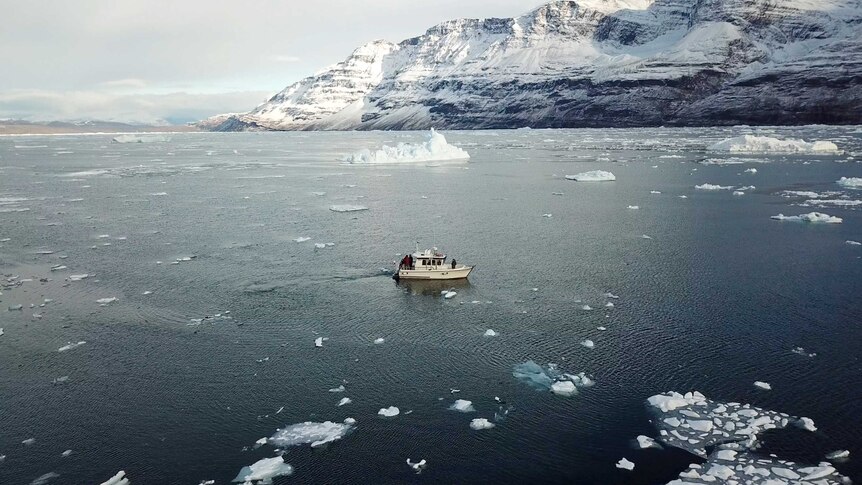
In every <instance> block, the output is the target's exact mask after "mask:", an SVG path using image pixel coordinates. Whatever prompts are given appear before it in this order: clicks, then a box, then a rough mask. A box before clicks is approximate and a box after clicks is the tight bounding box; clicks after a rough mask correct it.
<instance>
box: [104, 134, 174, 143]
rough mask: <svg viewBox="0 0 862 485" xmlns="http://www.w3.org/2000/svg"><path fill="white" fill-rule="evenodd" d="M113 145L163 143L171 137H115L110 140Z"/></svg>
mask: <svg viewBox="0 0 862 485" xmlns="http://www.w3.org/2000/svg"><path fill="white" fill-rule="evenodd" d="M111 141H113V142H114V143H165V142H169V141H171V137H169V136H165V135H117V136H115V137H114V138H112V139H111Z"/></svg>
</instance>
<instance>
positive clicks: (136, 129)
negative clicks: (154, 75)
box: [0, 122, 202, 136]
mask: <svg viewBox="0 0 862 485" xmlns="http://www.w3.org/2000/svg"><path fill="white" fill-rule="evenodd" d="M200 131H202V130H201V129H200V128H198V127H196V126H137V125H119V124H118V125H115V126H110V125H108V126H105V125H102V126H99V125H95V126H94V125H81V126H78V125H73V124H71V123H70V124H65V123H64V124H60V125H57V126H54V125H50V124H40V123H2V122H0V136H37V135H119V134H124V133H189V132H200Z"/></svg>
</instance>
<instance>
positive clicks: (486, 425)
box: [470, 418, 496, 431]
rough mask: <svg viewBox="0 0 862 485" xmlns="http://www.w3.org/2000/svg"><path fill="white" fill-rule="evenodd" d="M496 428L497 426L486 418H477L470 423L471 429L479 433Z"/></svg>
mask: <svg viewBox="0 0 862 485" xmlns="http://www.w3.org/2000/svg"><path fill="white" fill-rule="evenodd" d="M494 426H496V425H495V424H494V423H492V422H490V421H488V420H487V419H485V418H476V419H474V420H472V421H470V428H471V429H474V430H476V431H479V430H482V429H491V428H493V427H494Z"/></svg>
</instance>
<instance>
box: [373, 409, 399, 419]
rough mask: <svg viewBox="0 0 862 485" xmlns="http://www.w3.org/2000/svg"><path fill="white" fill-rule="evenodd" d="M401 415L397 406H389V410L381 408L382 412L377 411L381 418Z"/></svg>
mask: <svg viewBox="0 0 862 485" xmlns="http://www.w3.org/2000/svg"><path fill="white" fill-rule="evenodd" d="M400 413H401V410H400V409H398V408H397V407H395V406H389V407H388V408H380V411H377V414H378V415H379V416H383V417H384V418H392V417H394V416H398V415H399V414H400Z"/></svg>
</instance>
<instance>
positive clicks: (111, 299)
mask: <svg viewBox="0 0 862 485" xmlns="http://www.w3.org/2000/svg"><path fill="white" fill-rule="evenodd" d="M117 300H119V298H117V297H115V296H112V297H109V298H99V299H98V300H96V303H98V304H99V306H108V305H110V304H111V303H114V302H115V301H117Z"/></svg>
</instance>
